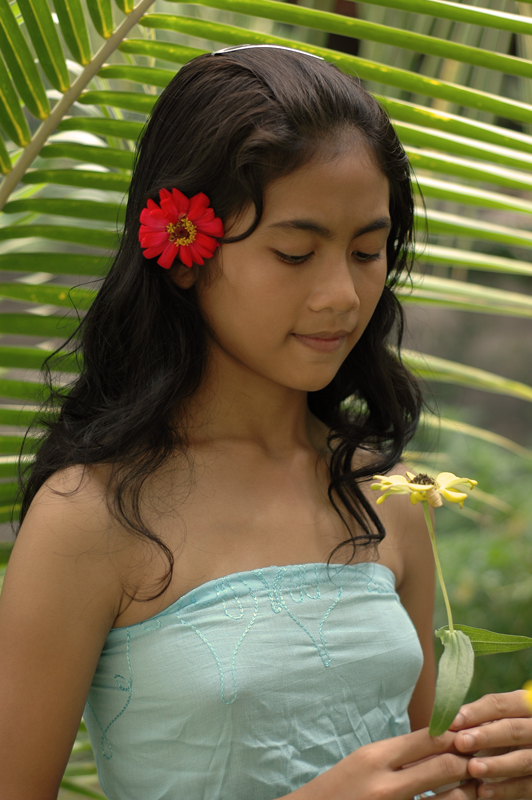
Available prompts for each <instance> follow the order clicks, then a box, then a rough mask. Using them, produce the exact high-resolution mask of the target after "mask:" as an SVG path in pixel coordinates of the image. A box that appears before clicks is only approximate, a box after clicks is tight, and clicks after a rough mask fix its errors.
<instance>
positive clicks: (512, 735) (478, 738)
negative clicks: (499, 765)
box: [454, 717, 532, 753]
mask: <svg viewBox="0 0 532 800" xmlns="http://www.w3.org/2000/svg"><path fill="white" fill-rule="evenodd" d="M454 743H455V746H456V749H457V750H459V751H460V752H461V753H475V752H477V750H487V749H489V748H492V747H520V746H523V745H532V718H526V719H525V718H523V717H510V718H509V719H503V720H497V721H496V722H492V723H491V725H482V726H481V727H479V728H467V729H466V730H462V731H459V732H458V733H457V734H456V736H455V740H454Z"/></svg>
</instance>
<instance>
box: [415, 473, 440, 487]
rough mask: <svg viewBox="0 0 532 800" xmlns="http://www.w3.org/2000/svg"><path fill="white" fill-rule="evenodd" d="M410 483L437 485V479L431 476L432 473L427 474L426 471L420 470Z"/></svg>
mask: <svg viewBox="0 0 532 800" xmlns="http://www.w3.org/2000/svg"><path fill="white" fill-rule="evenodd" d="M408 483H417V484H418V485H419V486H436V481H435V480H434V478H431V477H430V475H426V474H425V473H424V472H420V473H419V474H418V475H416V476H415V477H414V478H412V480H411V481H408Z"/></svg>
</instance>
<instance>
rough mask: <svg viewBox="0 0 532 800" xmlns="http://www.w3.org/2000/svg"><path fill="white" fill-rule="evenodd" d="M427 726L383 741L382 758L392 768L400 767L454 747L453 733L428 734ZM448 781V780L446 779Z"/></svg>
mask: <svg viewBox="0 0 532 800" xmlns="http://www.w3.org/2000/svg"><path fill="white" fill-rule="evenodd" d="M427 730H428V729H427V728H423V729H422V730H420V731H415V732H414V733H407V734H405V735H404V736H397V737H395V738H393V739H386V740H384V741H383V744H382V748H383V752H382V759H383V760H384V762H385V763H387V764H388V765H389V766H390V767H391V768H392V769H400V768H401V767H402V766H404V765H405V764H414V762H416V761H422V760H423V759H425V758H429V757H430V756H436V755H439V754H441V753H448V752H449V751H451V750H452V751H453V752H456V750H455V748H454V738H455V737H454V734H452V733H449V732H445V733H444V734H442V735H441V736H429V735H428V733H427ZM448 783H449V781H448Z"/></svg>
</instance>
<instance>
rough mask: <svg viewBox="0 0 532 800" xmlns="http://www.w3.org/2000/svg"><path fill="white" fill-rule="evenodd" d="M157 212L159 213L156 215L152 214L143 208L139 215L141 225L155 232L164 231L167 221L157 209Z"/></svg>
mask: <svg viewBox="0 0 532 800" xmlns="http://www.w3.org/2000/svg"><path fill="white" fill-rule="evenodd" d="M157 211H158V212H159V213H158V214H157V215H156V214H154V213H153V212H150V211H148V209H147V208H144V209H143V211H142V213H141V215H140V221H141V223H142V224H143V225H146V226H147V227H149V228H150V229H156V230H161V231H162V230H166V226H167V225H168V220H167V219H166V217H165V216H164V214H162V213H161V210H160V209H159V208H158V209H157Z"/></svg>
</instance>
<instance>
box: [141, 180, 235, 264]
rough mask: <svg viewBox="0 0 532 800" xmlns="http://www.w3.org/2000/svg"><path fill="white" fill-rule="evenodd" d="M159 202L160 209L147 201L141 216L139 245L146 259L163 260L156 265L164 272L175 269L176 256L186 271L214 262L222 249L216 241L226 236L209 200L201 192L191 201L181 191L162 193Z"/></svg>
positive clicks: (165, 191) (151, 201) (163, 191)
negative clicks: (210, 206) (156, 257)
mask: <svg viewBox="0 0 532 800" xmlns="http://www.w3.org/2000/svg"><path fill="white" fill-rule="evenodd" d="M159 198H160V200H161V205H160V206H158V205H157V203H156V202H155V201H154V200H148V204H147V206H146V208H144V209H142V213H141V215H140V221H141V223H142V224H141V226H140V230H139V242H140V245H141V247H142V248H143V254H144V256H145V257H146V258H155V256H160V258H158V259H157V263H158V264H159V266H161V267H164V269H169V268H170V267H171V266H172V264H173V263H174V258H175V257H176V256H178V257H179V259H180V261H182V262H183V264H185V265H186V266H187V267H191V266H192V264H193V263H194V264H203V263H204V259H205V258H211V257H212V255H213V254H214V251H215V250H216V248H217V247H218V245H219V242H217V241H216V239H214V238H213V237H214V236H216V237H218V238H219V237H220V236H223V235H224V228H223V223H222V220H221V219H220V218H219V217H215V216H214V211H213V210H212V208H209V198H208V197H207V196H206V195H204V194H203V192H200V193H199V194H195V195H194V197H191V198H190V200H189V199H188V197H185V195H184V194H183V193H182V192H180V191H179V189H172V191H171V192H169V191H168V190H167V189H161V191H160V192H159ZM144 248H146V249H144Z"/></svg>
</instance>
